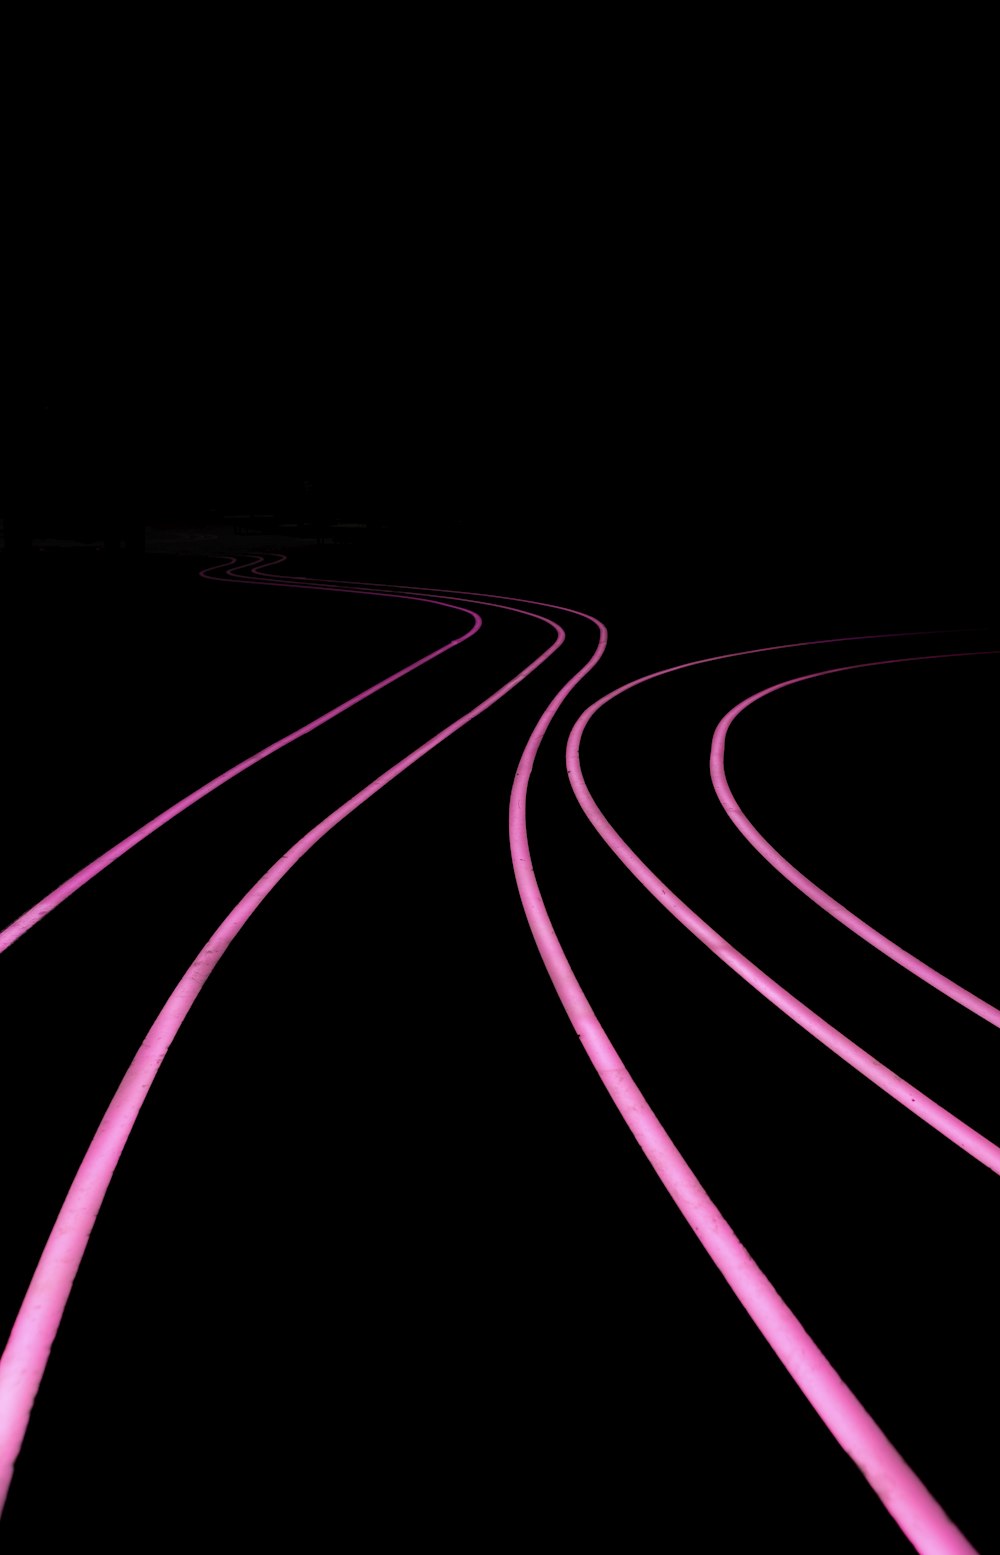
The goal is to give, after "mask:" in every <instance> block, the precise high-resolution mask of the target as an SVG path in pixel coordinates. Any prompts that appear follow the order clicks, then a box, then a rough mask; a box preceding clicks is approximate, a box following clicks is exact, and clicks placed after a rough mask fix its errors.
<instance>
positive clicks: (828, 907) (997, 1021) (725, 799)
mask: <svg viewBox="0 0 1000 1555" xmlns="http://www.w3.org/2000/svg"><path fill="white" fill-rule="evenodd" d="M996 651H997V650H996V649H992V648H987V649H982V650H980V651H979V652H977V653H935V654H922V655H921V656H920V658H918V659H877V660H874V661H873V662H872V663H870V664H842V665H840V666H839V667H838V668H837V669H832V670H818V671H816V672H815V673H814V674H812V675H796V676H794V677H793V678H792V679H791V680H779V681H778V682H777V683H776V684H775V685H773V686H767V687H766V688H765V689H764V690H763V691H758V692H756V693H755V694H754V695H753V696H749V697H745V698H744V700H743V701H742V702H739V703H737V705H736V706H735V707H731V708H730V709H729V712H728V713H727V714H726V716H725V717H724V718H723V719H722V720H721V721H720V723H719V724H718V725H717V727H716V730H715V734H714V735H713V737H712V754H711V757H710V760H709V767H710V770H711V774H712V783H713V784H714V786H715V792H716V793H717V794H718V796H719V799H720V801H721V802H722V807H723V809H724V810H725V811H726V813H727V814H728V816H729V819H730V820H731V821H732V822H733V825H734V826H736V827H737V828H738V830H739V831H741V832H742V833H743V835H744V837H745V838H746V839H747V841H748V842H749V843H750V845H751V847H754V848H756V849H757V852H758V853H760V854H762V855H763V857H764V858H766V859H767V861H768V863H769V864H771V865H773V867H774V868H775V869H776V870H777V871H778V873H779V874H781V875H784V877H785V879H786V880H790V881H791V883H792V885H794V886H796V887H797V888H798V889H799V890H800V891H802V892H803V893H804V895H806V896H808V897H809V898H810V899H811V900H812V901H814V902H815V903H816V904H817V906H819V907H822V908H823V910H824V911H825V912H828V913H829V914H830V915H831V917H833V918H836V919H837V920H838V922H840V923H842V924H844V926H845V928H848V929H851V930H853V932H854V933H855V934H858V935H860V937H861V938H862V939H863V940H867V942H868V944H869V945H873V946H874V947H875V949H876V950H880V951H881V952H882V954H883V955H885V956H889V957H891V959H892V960H893V961H896V962H898V963H899V965H900V966H902V967H905V968H906V970H907V971H908V972H912V973H913V974H914V976H915V977H920V978H922V979H923V981H924V982H925V983H929V984H930V985H931V987H932V988H936V989H937V990H938V992H939V993H943V994H945V995H946V997H947V998H949V999H954V1001H955V1003H956V1004H962V1005H964V1006H965V1008H966V1009H967V1010H971V1011H972V1013H973V1014H974V1015H981V1016H982V1018H983V1020H987V1021H989V1022H990V1024H991V1025H993V1026H1000V1010H998V1009H997V1008H996V1006H995V1005H993V1004H989V1003H988V1002H987V1001H986V1000H985V999H981V998H980V997H979V995H978V994H974V993H970V992H969V990H968V989H967V988H963V987H962V986H961V984H959V983H955V982H952V980H951V978H950V977H945V976H944V974H943V973H941V972H936V971H935V970H934V968H933V967H932V966H928V965H927V963H926V961H921V960H920V958H919V957H918V956H914V955H912V954H911V952H910V951H908V950H904V949H903V948H902V946H901V945H897V944H896V943H895V941H894V940H891V939H889V938H888V936H887V935H885V934H880V933H879V931H878V930H877V929H873V928H872V927H871V925H870V924H868V923H865V921H864V919H863V918H859V917H858V916H857V914H856V913H853V912H850V911H849V910H848V908H846V907H845V906H844V905H843V903H841V902H838V901H837V900H836V899H835V898H834V897H832V896H830V895H828V893H827V892H826V891H823V890H821V889H820V887H819V886H818V885H816V884H815V883H814V882H813V881H812V880H809V879H808V878H807V876H805V875H803V874H802V872H801V871H800V870H798V869H796V868H795V866H794V865H793V864H790V863H789V862H788V860H787V859H786V858H784V857H783V856H782V854H780V853H779V852H778V850H777V848H776V847H774V845H773V843H770V842H768V841H767V838H766V837H762V836H761V834H760V832H759V831H758V830H757V828H756V826H754V825H753V823H752V822H751V821H749V820H748V819H747V817H746V815H745V814H744V812H743V811H742V810H741V809H740V806H739V805H738V804H737V802H736V800H735V798H734V797H733V792H732V789H731V788H730V786H729V784H728V782H727V781H726V767H725V754H726V735H727V733H728V732H729V728H730V725H731V724H732V722H733V720H734V719H735V718H736V717H737V716H738V715H739V714H740V713H742V712H743V710H744V708H747V707H749V706H750V705H751V704H752V703H753V702H759V701H760V700H761V698H762V697H766V696H770V695H771V693H772V691H781V690H783V689H784V688H785V687H786V686H797V685H800V684H801V683H802V682H803V681H806V680H818V679H820V678H821V677H822V676H823V675H840V674H842V673H843V672H844V670H853V669H874V668H876V667H877V666H879V665H885V664H911V663H914V664H915V663H922V662H925V661H926V660H928V659H960V658H973V657H978V656H980V653H982V654H993V653H995V652H996Z"/></svg>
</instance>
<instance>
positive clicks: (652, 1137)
mask: <svg viewBox="0 0 1000 1555" xmlns="http://www.w3.org/2000/svg"><path fill="white" fill-rule="evenodd" d="M450 592H453V593H458V592H459V591H458V590H452V591H450ZM479 592H480V591H477V600H476V602H477V603H485V602H486V599H485V598H482V599H480V598H478V594H479ZM465 597H467V598H468V597H470V596H469V595H466V596H465ZM492 598H493V599H509V598H511V596H509V595H494V596H492ZM521 603H522V604H536V605H540V602H539V601H537V600H522V601H521ZM500 608H504V607H502V606H501V607H500ZM540 608H543V609H553V608H556V609H567V607H565V606H555V607H553V606H550V605H540ZM568 613H570V614H573V615H577V616H581V617H583V618H584V619H585V620H589V621H591V622H592V623H593V624H594V625H595V626H597V628H598V632H599V641H598V647H597V650H596V651H595V653H594V654H593V655H592V657H591V659H590V660H589V661H588V662H587V664H585V665H584V667H583V669H581V670H580V671H578V673H577V674H576V675H574V676H573V677H572V678H571V679H570V680H569V681H567V682H566V684H565V685H564V686H563V688H562V690H561V691H560V692H559V693H558V694H557V696H556V697H555V698H554V699H553V700H552V702H551V703H550V704H549V706H548V708H547V709H546V710H545V712H544V713H543V715H542V717H541V718H540V719H539V721H538V723H537V725H536V726H535V729H534V731H533V732H532V735H531V738H530V739H529V741H528V744H527V746H526V747H525V750H524V753H523V755H522V757H521V761H520V763H519V765H518V769H517V773H516V776H515V779H514V786H513V789H512V791H511V799H510V812H509V832H510V847H511V857H512V861H513V865H514V873H515V878H516V881H517V886H518V891H519V893H520V897H521V902H522V905H523V907H524V911H525V915H526V916H527V919H528V923H529V926H530V928H531V932H532V935H533V936H534V939H535V943H536V944H537V946H538V949H539V952H540V954H541V957H542V961H543V963H544V964H545V967H546V970H547V971H548V973H549V976H550V978H551V980H552V983H553V985H554V987H555V990H556V992H557V994H558V996H559V999H560V1001H561V1003H562V1005H563V1008H564V1009H565V1010H566V1013H567V1015H568V1016H569V1018H570V1021H571V1023H572V1025H573V1027H574V1030H575V1031H576V1032H577V1035H578V1036H579V1037H580V1040H581V1042H582V1043H583V1046H584V1049H585V1051H586V1052H587V1055H588V1057H589V1058H590V1060H591V1062H592V1063H593V1065H594V1068H595V1069H596V1070H597V1072H598V1074H599V1076H600V1078H601V1080H602V1082H603V1084H604V1085H605V1087H606V1089H607V1091H608V1093H609V1094H610V1096H611V1098H612V1100H613V1101H614V1103H615V1105H616V1106H617V1108H618V1110H619V1112H620V1113H621V1115H622V1117H623V1118H624V1119H625V1121H626V1123H627V1124H628V1126H629V1128H630V1130H631V1132H632V1134H633V1135H634V1137H635V1138H636V1140H637V1141H638V1143H639V1145H640V1147H641V1148H642V1150H643V1152H644V1154H645V1155H646V1157H647V1159H648V1160H649V1161H650V1163H651V1165H652V1166H653V1168H654V1170H655V1171H656V1173H657V1176H658V1177H659V1178H660V1181H661V1182H662V1183H663V1185H664V1187H665V1188H666V1189H667V1191H668V1193H669V1194H670V1196H671V1198H672V1199H673V1200H674V1203H675V1204H676V1205H677V1207H678V1209H679V1210H680V1211H681V1213H682V1215H683V1216H684V1218H685V1220H686V1221H687V1222H688V1224H689V1225H690V1226H691V1228H692V1230H693V1231H694V1233H695V1235H696V1236H697V1237H698V1239H699V1241H700V1242H701V1243H702V1246H703V1247H704V1248H705V1250H706V1251H707V1252H708V1254H709V1256H710V1257H711V1259H712V1261H713V1262H714V1263H715V1265H716V1267H717V1268H718V1269H719V1270H720V1272H721V1273H722V1275H723V1276H724V1278H725V1279H726V1282H727V1283H728V1284H729V1286H730V1288H731V1289H732V1290H733V1291H734V1293H735V1295H736V1296H737V1298H738V1299H739V1301H740V1302H741V1304H742V1305H743V1307H744V1308H745V1309H746V1311H747V1312H748V1314H749V1315H750V1317H751V1318H752V1319H753V1322H754V1323H755V1324H756V1326H757V1328H758V1329H759V1330H760V1331H761V1333H762V1334H763V1335H764V1337H765V1338H766V1339H767V1341H768V1343H769V1344H770V1345H771V1348H772V1349H773V1350H774V1352H775V1354H776V1355H777V1356H778V1359H779V1360H780V1361H781V1362H782V1364H783V1365H784V1366H785V1368H786V1369H787V1371H788V1372H789V1373H790V1375H791V1376H792V1378H793V1379H794V1381H795V1382H796V1383H797V1385H798V1387H799V1388H800V1389H801V1391H802V1392H803V1393H804V1395H805V1396H806V1398H808V1400H809V1402H810V1403H811V1404H812V1406H813V1408H814V1409H815V1410H816V1412H817V1414H818V1415H819V1417H820V1419H821V1420H823V1422H824V1424H825V1425H826V1426H827V1427H828V1429H829V1430H830V1432H831V1434H832V1435H833V1436H834V1438H835V1440H836V1441H837V1442H838V1443H839V1444H840V1446H841V1447H843V1449H844V1450H845V1451H846V1452H847V1454H848V1456H849V1457H850V1458H851V1459H852V1460H853V1462H854V1463H856V1464H857V1466H858V1468H860V1470H861V1472H862V1473H863V1474H864V1475H865V1478H866V1479H867V1480H868V1482H869V1484H870V1485H871V1487H872V1489H873V1490H874V1492H875V1494H876V1495H877V1496H878V1498H879V1500H880V1501H881V1502H882V1504H883V1505H884V1506H885V1508H886V1510H887V1512H888V1513H889V1515H890V1516H891V1517H892V1518H893V1520H894V1521H895V1522H896V1523H897V1524H898V1526H899V1527H900V1528H901V1529H902V1530H903V1532H904V1533H905V1534H906V1536H907V1537H908V1538H909V1539H910V1542H911V1543H912V1544H913V1545H914V1547H915V1548H916V1549H917V1550H918V1551H920V1555H976V1552H975V1550H974V1548H973V1546H972V1545H971V1544H970V1543H969V1541H968V1539H966V1537H965V1535H964V1534H963V1533H962V1532H961V1531H960V1530H959V1529H958V1528H957V1527H956V1526H955V1524H954V1523H953V1522H952V1520H951V1518H949V1517H948V1515H947V1513H946V1512H945V1511H944V1509H943V1508H942V1507H941V1505H940V1503H939V1502H938V1501H936V1500H935V1498H934V1497H933V1496H932V1495H931V1493H930V1491H929V1490H928V1489H927V1487H926V1486H925V1485H924V1484H923V1482H922V1481H921V1480H920V1479H919V1477H918V1476H917V1475H916V1474H915V1473H914V1472H913V1470H912V1469H911V1468H910V1466H909V1464H908V1463H907V1462H906V1460H905V1459H904V1458H903V1457H902V1456H901V1454H900V1453H899V1452H898V1451H897V1449H896V1448H895V1447H894V1446H893V1444H892V1443H891V1442H890V1440H889V1439H888V1437H887V1436H886V1435H885V1433H884V1432H883V1431H882V1430H881V1428H880V1427H879V1426H878V1425H877V1424H876V1423H875V1421H874V1420H873V1419H872V1417H871V1415H869V1413H868V1411H867V1410H866V1409H865V1408H864V1406H863V1405H862V1404H861V1402H860V1400H859V1399H858V1398H857V1397H856V1396H855V1395H854V1394H853V1393H852V1392H851V1390H850V1389H849V1388H848V1387H847V1386H846V1384H845V1383H844V1382H843V1380H842V1379H841V1378H840V1376H839V1375H838V1374H837V1372H836V1371H835V1370H834V1368H833V1367H832V1366H831V1365H830V1363H829V1361H828V1360H827V1359H826V1357H825V1356H824V1354H823V1352H822V1351H821V1350H820V1349H819V1347H818V1346H817V1345H816V1343H815V1342H814V1340H813V1339H811V1338H810V1336H809V1334H808V1333H807V1332H806V1330H805V1329H804V1328H803V1326H802V1324H801V1323H800V1322H799V1320H798V1318H796V1317H795V1315H794V1313H793V1312H792V1311H791V1309H790V1308H789V1307H788V1306H787V1305H786V1303H785V1302H784V1301H783V1300H782V1298H781V1296H779V1294H778V1292H777V1291H776V1290H775V1288H774V1286H773V1285H772V1284H771V1282H770V1281H769V1280H768V1279H767V1277H766V1276H765V1275H764V1273H763V1271H762V1270H761V1269H760V1268H759V1266H758V1265H757V1264H756V1263H755V1262H754V1260H753V1259H752V1258H751V1257H750V1254H749V1253H748V1252H747V1250H746V1249H745V1248H744V1246H743V1244H742V1243H741V1242H740V1241H739V1239H738V1238H737V1236H736V1234H735V1232H734V1231H733V1230H732V1228H731V1226H729V1224H728V1222H727V1221H726V1220H725V1219H724V1217H723V1216H722V1214H721V1212H720V1211H719V1209H718V1208H717V1206H716V1205H715V1204H714V1203H713V1202H712V1200H711V1199H710V1198H709V1196H708V1194H707V1193H706V1192H705V1190H704V1188H703V1187H702V1186H701V1184H700V1182H699V1181H698V1179H697V1178H696V1177H695V1175H694V1173H693V1172H692V1171H691V1169H690V1167H689V1166H688V1165H687V1162H686V1161H685V1160H684V1159H683V1157H682V1156H681V1154H680V1152H679V1151H678V1150H677V1148H676V1146H675V1145H674V1144H673V1142H672V1141H671V1139H670V1138H669V1136H668V1135H667V1133H666V1131H665V1130H664V1128H663V1126H662V1124H661V1123H660V1122H659V1120H658V1119H657V1117H656V1116H655V1114H654V1113H653V1111H652V1109H651V1108H650V1106H649V1104H648V1103H647V1102H646V1100H645V1098H644V1097H643V1095H642V1093H641V1092H640V1090H639V1088H638V1087H637V1086H636V1084H635V1082H634V1081H633V1079H632V1077H631V1075H630V1074H629V1072H628V1070H627V1069H626V1068H625V1066H624V1064H623V1063H622V1061H621V1059H620V1057H619V1055H618V1053H617V1052H616V1051H615V1048H614V1046H613V1045H612V1043H611V1041H610V1039H609V1038H608V1036H607V1033H606V1032H605V1031H604V1028H603V1027H602V1026H601V1024H600V1022H599V1021H598V1019H597V1017H596V1015H595V1014H594V1011H593V1008H592V1007H591V1005H590V1002H589V1000H588V999H587V997H586V995H585V993H584V991H583V988H582V986H581V985H580V982H579V980H578V979H577V977H576V975H575V973H574V972H573V970H572V968H571V966H570V965H569V962H568V960H567V958H566V954H565V952H564V950H563V948H562V945H561V944H560V942H559V939H558V937H557V935H556V933H555V930H554V928H553V926H552V922H551V919H550V918H549V915H548V911H547V909H546V907H545V903H544V900H543V898H542V895H541V892H540V890H539V888H538V884H537V881H536V879H535V873H534V868H533V866H532V863H531V852H530V848H529V845H528V834H527V793H528V780H529V778H530V776H531V771H532V768H533V765H534V760H535V756H536V755H537V752H538V749H539V746H540V744H541V740H542V737H543V735H544V734H545V732H546V730H547V728H548V727H549V725H550V724H551V722H552V719H553V718H554V716H555V714H556V712H557V711H558V709H559V708H560V707H561V705H562V703H563V702H564V701H565V699H566V698H567V696H568V695H569V694H570V692H571V691H572V690H573V689H574V688H575V686H576V685H578V684H579V682H580V681H581V680H582V679H583V678H584V676H585V675H587V674H588V673H589V672H590V670H591V669H593V667H594V665H595V664H596V663H597V662H598V660H599V659H600V657H601V656H602V654H603V653H604V650H605V647H606V643H607V630H606V628H605V627H604V626H603V624H602V623H601V622H600V621H598V620H597V619H596V617H594V616H588V615H586V614H585V612H583V611H579V610H574V611H569V612H568ZM884 635H885V636H893V637H895V636H904V635H925V634H922V633H921V634H906V633H886V634H884ZM858 640H861V639H858V638H833V639H823V641H824V642H838V641H858ZM813 645H814V644H810V643H797V644H782V645H779V646H778V647H775V648H773V649H772V648H760V649H756V648H755V649H749V650H746V651H745V652H744V653H736V654H717V655H713V656H712V657H711V658H707V659H700V660H693V661H692V662H691V664H690V665H675V666H672V668H674V669H682V668H693V667H694V665H696V664H708V663H716V662H719V661H720V660H723V659H730V658H742V657H746V656H749V655H750V654H755V653H766V652H776V651H781V648H790V647H806V646H813ZM667 673H670V671H669V670H660V671H657V672H655V673H654V674H653V675H648V676H643V677H642V678H641V680H637V681H633V682H630V686H631V685H638V684H641V683H642V681H643V680H653V679H656V678H657V676H658V675H662V674H667ZM628 689H629V686H622V687H620V688H619V692H621V691H625V690H628ZM619 692H614V693H612V695H618V694H619ZM608 700H610V697H609V698H604V699H602V702H598V703H595V704H594V707H593V708H592V709H590V710H589V711H590V712H592V711H594V710H596V708H597V707H599V706H601V705H603V701H608ZM585 717H586V715H585ZM578 722H579V721H578ZM573 733H577V727H576V726H574V731H573ZM571 739H572V735H571ZM578 745H579V740H578V739H577V747H578ZM581 781H582V779H581ZM595 808H596V807H595Z"/></svg>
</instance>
